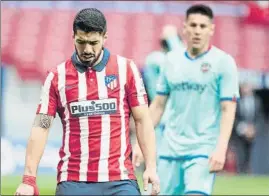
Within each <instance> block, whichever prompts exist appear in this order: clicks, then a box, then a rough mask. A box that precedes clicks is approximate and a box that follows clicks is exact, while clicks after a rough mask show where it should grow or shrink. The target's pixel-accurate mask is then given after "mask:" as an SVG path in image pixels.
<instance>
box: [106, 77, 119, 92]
mask: <svg viewBox="0 0 269 196" xmlns="http://www.w3.org/2000/svg"><path fill="white" fill-rule="evenodd" d="M105 84H106V86H107V87H108V88H110V89H111V90H113V89H115V88H116V87H117V86H118V81H117V76H116V75H108V76H105Z"/></svg>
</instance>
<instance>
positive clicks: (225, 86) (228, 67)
mask: <svg viewBox="0 0 269 196" xmlns="http://www.w3.org/2000/svg"><path fill="white" fill-rule="evenodd" d="M220 70H221V73H220V84H219V87H220V104H221V123H220V135H219V138H218V141H217V146H216V149H215V151H214V152H213V153H212V155H211V157H210V160H209V164H210V171H211V172H216V171H220V170H222V169H223V167H224V163H225V159H226V152H227V148H228V144H229V140H230V137H231V133H232V128H233V124H234V119H235V112H236V100H237V99H238V98H239V83H238V73H237V67H236V63H235V61H234V59H233V58H232V57H231V56H230V55H228V56H227V57H226V58H225V59H223V64H222V65H221V67H220Z"/></svg>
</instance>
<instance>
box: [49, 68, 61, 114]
mask: <svg viewBox="0 0 269 196" xmlns="http://www.w3.org/2000/svg"><path fill="white" fill-rule="evenodd" d="M57 80H58V79H57V75H56V74H55V73H54V76H53V79H52V80H51V83H50V88H49V104H48V112H47V113H48V115H53V116H55V114H56V110H57V104H58V102H57V95H56V90H57V89H55V86H54V85H55V84H54V83H55V82H54V81H57Z"/></svg>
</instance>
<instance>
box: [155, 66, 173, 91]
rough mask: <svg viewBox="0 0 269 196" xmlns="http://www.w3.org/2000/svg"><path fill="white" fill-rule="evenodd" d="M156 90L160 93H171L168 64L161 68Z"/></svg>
mask: <svg viewBox="0 0 269 196" xmlns="http://www.w3.org/2000/svg"><path fill="white" fill-rule="evenodd" d="M156 91H157V94H158V95H169V93H170V88H169V85H168V81H167V77H166V66H165V65H164V66H163V67H162V69H161V72H160V76H159V78H158V82H157V87H156Z"/></svg>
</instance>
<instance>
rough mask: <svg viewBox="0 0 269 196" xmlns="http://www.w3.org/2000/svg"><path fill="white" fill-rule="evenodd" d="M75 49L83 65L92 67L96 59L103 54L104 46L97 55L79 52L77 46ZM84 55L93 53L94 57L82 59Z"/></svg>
mask: <svg viewBox="0 0 269 196" xmlns="http://www.w3.org/2000/svg"><path fill="white" fill-rule="evenodd" d="M75 50H76V53H77V57H78V59H79V61H80V62H81V63H82V64H83V65H85V66H86V67H92V66H93V65H94V64H95V63H96V61H98V59H99V57H100V56H101V54H102V50H103V48H102V50H101V51H100V52H99V53H98V54H97V56H96V55H95V54H86V53H82V54H79V53H78V50H77V48H76V47H75ZM83 55H92V56H93V57H92V59H91V60H88V61H85V60H82V58H81V56H83Z"/></svg>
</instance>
